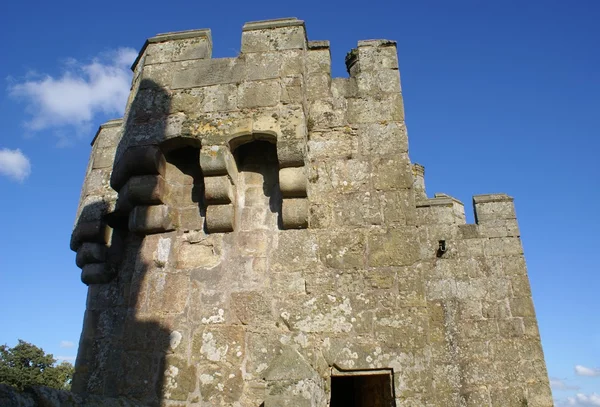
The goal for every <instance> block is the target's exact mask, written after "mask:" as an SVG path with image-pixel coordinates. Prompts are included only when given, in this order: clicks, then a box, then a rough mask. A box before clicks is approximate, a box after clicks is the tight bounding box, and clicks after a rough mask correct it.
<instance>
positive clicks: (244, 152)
mask: <svg viewBox="0 0 600 407" xmlns="http://www.w3.org/2000/svg"><path fill="white" fill-rule="evenodd" d="M233 155H234V157H235V161H236V166H237V169H238V173H239V176H238V177H239V178H242V179H240V180H239V181H238V183H239V182H243V187H244V189H245V191H243V192H241V193H242V194H244V195H245V197H244V203H245V206H252V205H253V204H258V206H262V202H253V201H254V199H255V198H253V197H256V196H258V197H259V199H260V200H261V201H262V199H263V198H264V197H266V198H268V208H269V210H270V211H271V213H277V223H278V227H279V229H283V226H282V221H281V205H282V195H281V190H280V189H279V162H278V160H277V147H276V145H275V144H274V143H272V142H270V141H264V140H255V141H251V142H249V143H246V144H242V145H240V146H239V147H237V148H236V149H235V150H234V152H233ZM256 181H260V182H262V188H261V193H260V194H252V190H253V188H252V184H253V182H256ZM238 188H239V186H238Z"/></svg>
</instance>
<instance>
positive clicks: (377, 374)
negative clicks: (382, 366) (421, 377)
mask: <svg viewBox="0 0 600 407" xmlns="http://www.w3.org/2000/svg"><path fill="white" fill-rule="evenodd" d="M395 405H396V404H395V401H394V391H393V380H392V374H391V371H388V370H376V371H353V372H337V374H334V375H332V376H331V403H330V407H394V406H395Z"/></svg>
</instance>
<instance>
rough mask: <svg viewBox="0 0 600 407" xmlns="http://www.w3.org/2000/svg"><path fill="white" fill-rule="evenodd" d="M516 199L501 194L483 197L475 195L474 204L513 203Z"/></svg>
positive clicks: (484, 195)
mask: <svg viewBox="0 0 600 407" xmlns="http://www.w3.org/2000/svg"><path fill="white" fill-rule="evenodd" d="M513 201H514V198H513V197H512V196H509V195H507V194H505V193H499V194H483V195H473V203H474V204H480V203H488V202H513Z"/></svg>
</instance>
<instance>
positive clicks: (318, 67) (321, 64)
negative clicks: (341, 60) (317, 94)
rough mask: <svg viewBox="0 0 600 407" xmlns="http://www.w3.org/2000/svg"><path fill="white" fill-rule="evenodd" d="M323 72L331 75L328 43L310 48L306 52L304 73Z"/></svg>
mask: <svg viewBox="0 0 600 407" xmlns="http://www.w3.org/2000/svg"><path fill="white" fill-rule="evenodd" d="M315 73H324V74H327V75H331V52H330V50H329V43H328V42H327V45H326V46H324V47H320V48H311V49H310V51H308V52H307V53H306V74H307V75H312V74H315Z"/></svg>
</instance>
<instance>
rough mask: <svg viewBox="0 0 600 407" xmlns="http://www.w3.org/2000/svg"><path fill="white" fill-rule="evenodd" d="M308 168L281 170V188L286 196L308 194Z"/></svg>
mask: <svg viewBox="0 0 600 407" xmlns="http://www.w3.org/2000/svg"><path fill="white" fill-rule="evenodd" d="M307 182H308V180H307V178H306V170H305V169H304V167H293V168H282V169H281V170H279V188H280V189H281V193H282V194H283V196H284V197H285V198H292V197H304V196H306V184H307Z"/></svg>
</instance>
